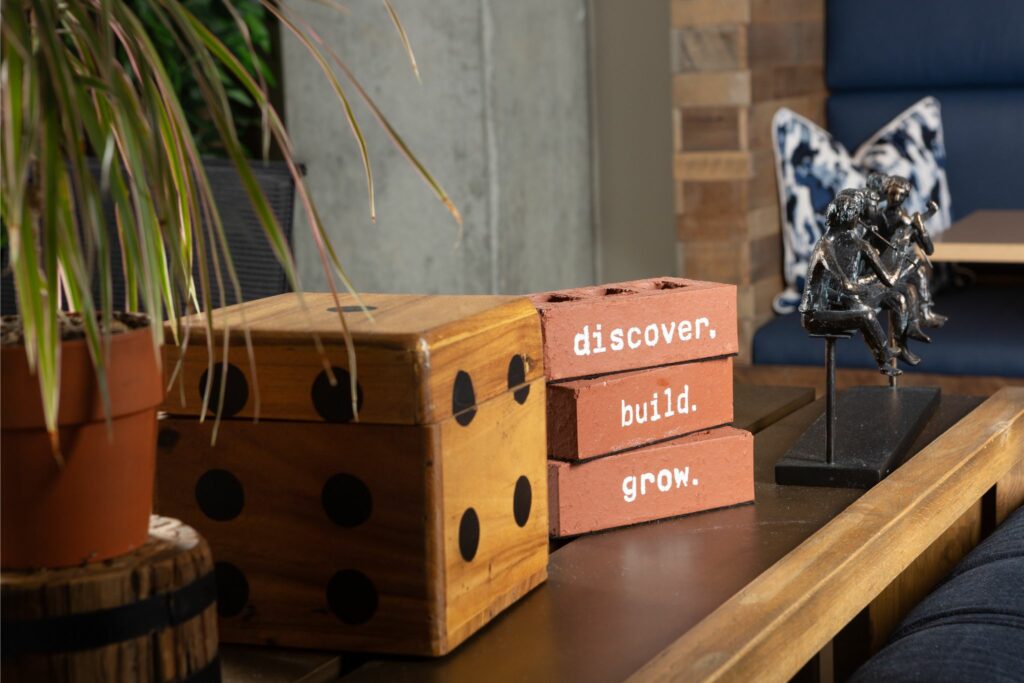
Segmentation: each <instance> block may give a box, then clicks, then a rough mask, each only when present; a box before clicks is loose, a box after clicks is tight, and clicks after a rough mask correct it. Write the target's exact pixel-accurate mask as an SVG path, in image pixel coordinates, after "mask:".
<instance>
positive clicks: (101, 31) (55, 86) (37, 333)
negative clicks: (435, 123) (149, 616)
mask: <svg viewBox="0 0 1024 683" xmlns="http://www.w3.org/2000/svg"><path fill="white" fill-rule="evenodd" d="M224 2H225V5H226V6H227V7H229V8H233V7H234V6H233V5H232V4H231V0H224ZM260 2H261V4H262V5H263V7H265V8H266V10H267V12H268V13H269V14H270V15H272V16H273V17H274V18H275V19H276V20H277V21H279V22H280V24H281V26H283V27H285V28H286V29H287V30H289V31H290V32H292V33H293V34H294V35H295V36H297V37H298V39H299V40H301V41H302V42H303V43H304V45H305V46H306V47H307V48H308V50H309V52H310V54H311V55H312V56H313V58H314V60H315V62H316V64H317V66H318V67H319V68H320V69H321V70H322V71H323V73H324V75H325V77H326V79H327V81H328V83H329V84H330V87H331V88H332V89H333V90H334V92H335V93H336V94H337V96H338V99H339V102H340V103H341V110H342V111H343V112H344V115H345V116H346V118H347V119H348V122H349V123H350V125H351V128H352V131H353V133H354V134H355V136H356V138H357V139H358V140H359V142H360V149H361V151H362V155H363V164H364V167H365V170H366V175H367V181H368V186H369V190H370V197H371V201H370V204H371V215H372V212H373V209H372V205H373V203H372V196H373V183H372V174H371V172H370V164H369V160H368V159H367V158H366V152H365V145H363V144H362V140H363V137H362V132H361V130H360V128H359V125H358V123H357V122H356V120H355V118H354V116H353V114H352V110H351V108H350V107H349V105H348V99H347V91H348V89H349V88H352V89H353V90H354V91H355V92H357V93H358V94H359V95H360V96H361V97H363V98H364V99H366V100H367V103H368V104H369V106H370V109H371V111H372V112H373V113H374V115H375V116H376V117H377V118H378V120H379V121H380V122H381V124H382V125H383V127H384V129H385V130H386V131H387V132H388V134H389V135H390V136H391V137H392V139H393V140H394V141H395V143H396V144H397V145H398V147H399V148H400V149H401V150H402V151H403V152H405V153H406V154H408V156H409V158H410V160H411V161H412V163H413V166H414V167H415V168H416V169H417V171H418V172H420V173H421V174H422V176H423V177H424V179H425V180H426V181H427V182H428V183H429V184H430V186H431V187H432V188H433V189H434V191H435V192H436V193H437V195H438V197H439V198H440V199H441V201H443V202H444V203H445V204H446V205H447V206H449V208H450V209H451V211H452V213H453V215H454V216H455V217H456V220H458V212H457V211H456V210H455V209H454V206H452V204H451V202H450V201H449V200H448V198H447V196H446V195H445V193H444V191H443V190H442V189H441V187H440V186H439V185H438V184H437V182H436V181H435V180H434V179H433V178H431V177H430V175H429V174H428V173H427V172H426V171H425V169H424V168H423V166H422V164H420V163H419V162H418V161H417V160H416V159H415V157H413V156H412V155H411V154H409V152H408V149H407V147H406V146H405V144H404V143H403V142H402V141H401V139H400V138H398V136H397V135H396V134H395V133H394V131H393V130H392V129H391V127H390V126H389V125H388V124H387V122H386V121H385V120H384V119H383V116H382V115H381V114H380V111H379V110H378V109H377V108H376V106H375V105H374V104H373V103H372V102H371V101H370V100H369V97H368V95H367V94H366V91H365V90H364V89H363V88H362V87H361V86H360V85H359V83H358V82H357V81H356V80H355V78H354V77H353V75H352V74H351V72H350V71H349V70H348V69H347V67H346V66H345V64H344V63H343V62H342V61H341V60H340V59H338V57H337V55H336V54H335V53H334V52H333V51H332V50H331V48H330V47H329V46H327V45H325V44H323V42H322V41H320V39H319V38H318V37H317V35H316V33H315V32H314V31H313V30H312V28H311V27H310V26H308V25H307V24H305V23H304V22H303V20H302V19H301V17H299V16H298V15H296V14H295V13H294V12H292V11H291V10H290V9H288V8H287V7H285V6H284V5H283V4H280V3H279V2H277V0H260ZM189 4H190V3H189V2H188V1H187V0H64V1H63V2H60V3H56V2H52V0H10V1H9V2H5V3H4V11H3V13H2V17H0V24H2V41H0V42H2V46H0V57H2V63H0V86H2V94H0V124H2V131H0V135H2V142H0V148H2V152H0V218H2V221H3V229H4V237H5V247H6V248H7V250H8V258H9V261H10V266H9V267H10V269H11V271H12V274H13V280H14V287H15V290H16V294H17V297H16V299H17V305H18V312H19V314H18V316H17V317H16V318H10V319H8V318H6V317H5V320H4V326H3V327H4V329H3V342H4V344H3V348H2V349H0V353H2V357H0V363H2V366H0V367H2V379H0V409H2V414H0V427H2V437H0V438H2V443H0V453H2V456H0V470H2V471H0V486H2V490H0V505H2V510H0V520H2V521H0V524H2V528H0V542H2V547H0V564H2V566H3V567H4V568H34V567H60V566H69V565H74V564H79V563H82V562H88V561H95V560H100V559H103V558H105V557H110V556H113V555H117V554H120V553H124V552H128V551H129V550H131V549H132V548H134V547H136V546H138V545H140V544H141V543H142V542H144V540H145V538H146V535H147V529H148V516H149V512H150V508H151V502H152V484H153V470H154V456H155V444H156V406H157V405H158V404H159V403H160V401H161V400H162V396H163V391H164V379H163V372H164V370H165V368H162V367H161V366H160V347H161V346H162V345H163V343H164V336H165V334H167V335H170V337H171V338H172V339H173V340H175V341H178V342H181V341H184V340H186V339H187V337H188V330H187V329H183V328H181V327H180V326H179V324H178V319H179V316H180V315H181V314H183V313H195V312H197V311H199V312H205V313H206V315H205V316H204V318H205V320H206V324H207V325H209V324H210V322H211V317H210V315H209V312H210V311H211V310H212V309H213V308H215V307H216V306H218V305H220V304H221V302H222V301H223V296H224V294H223V293H224V292H225V291H234V292H235V295H236V296H238V291H239V286H238V281H237V278H236V276H235V272H234V268H233V266H232V260H231V254H230V250H229V248H228V245H227V242H226V240H225V237H224V230H223V222H222V220H221V217H220V214H219V212H218V207H217V205H216V203H215V202H214V201H213V198H212V192H211V191H210V184H209V180H208V178H207V175H206V173H205V171H204V167H203V163H202V159H201V155H200V152H199V149H198V147H197V144H196V139H195V134H194V131H193V130H192V128H191V127H190V124H189V121H188V117H187V116H186V114H185V112H184V111H183V107H182V105H181V102H180V101H179V98H178V96H177V95H176V93H175V89H174V87H173V83H172V82H171V80H170V78H169V76H168V71H167V68H166V65H165V59H166V58H162V57H161V55H160V53H159V51H158V50H157V49H156V47H155V46H154V43H153V41H152V40H151V38H150V37H149V35H148V34H147V31H146V30H145V25H144V24H143V23H142V21H141V20H140V18H139V16H140V14H141V13H142V12H143V11H144V12H145V13H147V16H148V19H149V20H150V21H156V22H158V24H159V25H160V26H162V27H163V28H164V30H165V31H166V34H167V36H170V38H171V40H173V43H174V45H175V46H176V47H177V49H178V53H179V55H180V59H181V60H182V61H183V62H184V63H186V64H188V65H189V68H190V70H191V74H192V76H193V77H194V78H195V82H196V84H197V85H198V88H199V91H200V92H201V94H202V99H203V102H204V104H205V106H206V111H207V115H208V116H209V119H210V121H212V124H213V129H214V130H215V132H216V136H217V139H218V140H219V143H220V145H222V148H223V150H224V152H225V154H226V156H227V158H228V159H229V160H230V161H231V163H232V164H233V165H234V167H235V170H236V171H237V173H238V176H239V179H240V180H241V182H242V185H243V187H244V188H245V190H246V193H247V196H248V199H249V200H250V202H251V203H252V207H253V210H254V212H255V214H256V215H257V217H258V218H259V221H260V225H261V228H262V230H263V232H264V234H265V236H266V238H267V240H268V241H269V243H270V245H271V246H272V248H273V250H274V253H275V255H276V256H277V258H278V260H279V261H280V263H281V265H282V267H283V268H284V270H285V273H286V274H287V277H288V280H289V283H290V285H291V286H292V287H293V288H294V289H296V291H300V292H301V286H300V284H301V283H300V282H299V280H298V277H297V274H296V270H295V265H294V263H293V261H292V257H291V254H290V253H289V250H288V245H287V243H286V241H285V240H284V238H283V233H282V229H281V226H280V224H279V223H278V221H277V219H276V218H275V216H274V213H273V211H271V210H270V208H269V206H268V202H267V200H266V197H265V196H264V194H263V192H262V191H261V190H260V187H259V184H258V183H257V182H256V180H255V177H254V174H253V169H252V164H251V163H250V162H249V161H248V160H247V159H246V154H245V150H244V147H243V145H242V143H241V142H240V140H239V133H238V130H237V128H236V127H235V124H234V121H233V119H232V109H231V105H230V99H229V93H228V91H227V89H226V87H225V79H224V78H223V77H224V75H225V74H226V75H227V76H228V77H229V78H230V79H233V82H234V84H235V85H236V86H237V87H239V88H241V89H242V90H243V91H244V93H245V94H246V96H247V97H249V98H251V101H252V102H253V103H254V104H255V106H256V107H257V108H258V109H259V111H260V114H261V119H262V123H263V125H262V131H263V137H264V140H266V141H267V142H268V143H269V142H272V143H273V144H275V145H276V146H277V148H278V150H279V151H280V154H281V156H282V158H283V160H284V161H285V163H286V164H287V166H288V168H289V170H290V171H291V173H292V176H293V178H294V182H295V187H296V193H297V196H298V198H299V201H300V204H301V205H302V206H303V207H304V209H305V214H306V217H307V219H308V224H309V229H310V230H312V232H313V234H314V236H315V239H316V242H317V244H318V246H319V248H320V251H321V255H322V262H323V265H324V268H325V271H326V272H327V280H328V282H329V285H330V288H331V291H332V292H334V293H335V294H337V286H336V284H335V283H336V282H337V281H338V280H340V281H341V282H343V283H344V285H345V286H346V287H349V285H348V283H347V281H346V280H345V278H344V275H343V273H342V271H341V264H340V261H339V258H338V255H337V253H336V252H335V250H334V249H333V247H332V246H331V244H330V241H329V240H328V239H327V236H326V234H325V232H324V229H323V225H322V224H321V222H320V219H319V216H318V214H317V212H316V208H315V206H314V204H313V202H312V199H311V198H310V196H309V193H308V192H307V190H306V187H305V184H304V182H303V178H302V175H301V174H300V173H299V170H298V165H297V163H296V161H295V159H294V157H293V155H292V151H291V145H290V143H289V140H288V135H287V132H286V130H285V128H284V125H283V123H282V121H281V118H280V116H279V115H278V113H277V111H276V110H275V109H274V107H273V106H272V104H271V102H270V100H269V97H268V96H267V91H266V87H265V83H264V81H263V78H262V77H261V76H260V74H259V73H258V71H257V72H256V73H253V71H251V70H250V69H248V68H246V62H245V61H244V60H243V59H241V58H240V57H239V56H238V55H237V54H236V53H235V52H232V51H231V50H230V49H229V48H227V47H226V46H225V44H224V43H223V42H222V41H221V40H220V39H219V38H218V37H217V36H216V35H215V34H214V33H213V32H211V31H210V30H209V29H208V28H207V27H206V26H204V24H203V23H202V22H201V21H200V20H199V19H197V17H196V16H195V15H194V14H193V13H192V12H191V11H190V9H189V7H188V5H189ZM385 7H386V8H387V10H388V13H389V14H391V16H392V19H393V20H394V21H395V25H396V27H397V28H398V31H399V34H400V36H401V38H402V40H403V42H404V43H405V45H406V47H407V48H408V41H407V39H406V37H405V32H404V30H402V27H401V25H400V24H399V23H398V22H397V18H396V17H395V16H394V13H393V11H392V10H391V7H390V5H388V4H387V2H385ZM232 15H233V16H235V17H236V18H237V20H238V21H239V22H240V24H239V26H240V29H241V30H242V33H243V35H246V36H247V35H248V28H247V27H245V21H244V18H243V17H242V16H241V15H238V14H237V12H233V13H232ZM246 46H247V49H250V50H251V49H252V45H251V41H248V40H247V41H246ZM410 57H411V52H410ZM249 63H251V60H250V62H249ZM268 146H269V144H264V150H266V149H267V148H268ZM97 162H98V169H99V170H98V173H97V172H93V171H92V170H90V168H93V167H94V166H95V165H96V164H97ZM104 202H110V203H112V205H113V207H114V216H115V221H116V236H117V237H116V239H111V237H110V230H109V229H108V228H109V227H110V226H108V225H107V224H106V222H105V220H104V211H103V205H104ZM115 262H116V263H119V264H120V265H121V266H123V270H124V278H125V285H126V287H125V297H124V300H123V301H114V300H113V295H112V287H111V268H112V264H113V263H115ZM194 270H195V272H196V273H197V275H194V274H193V273H194ZM94 279H98V283H99V286H98V295H97V296H95V297H94V294H93V292H92V286H91V285H92V282H93V281H94ZM349 288H350V287H349ZM350 289H351V288H350ZM214 291H215V292H218V293H219V297H218V299H219V300H218V299H214V298H213V297H212V296H211V292H214ZM118 310H120V311H121V312H120V313H119V312H117V311H118ZM338 310H339V324H340V325H342V326H344V318H343V317H342V315H341V313H340V311H341V307H340V306H338ZM147 314H148V315H147ZM164 319H167V320H168V324H167V325H166V327H165V325H164V324H161V322H162V320H164ZM240 333H241V334H247V332H246V331H245V329H244V326H243V329H242V330H241V332H240ZM214 360H215V359H213V358H211V359H210V364H211V368H212V366H213V363H214ZM225 367H226V366H225ZM168 374H169V373H168ZM353 382H354V379H353ZM213 384H214V383H213V382H211V383H210V385H211V386H212V385H213ZM225 384H226V383H224V382H222V383H221V386H224V385H225ZM205 400H206V401H207V402H209V405H212V406H216V405H219V403H220V402H221V401H222V400H223V396H214V397H210V396H207V397H206V398H205Z"/></svg>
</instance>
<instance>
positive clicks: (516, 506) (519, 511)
mask: <svg viewBox="0 0 1024 683" xmlns="http://www.w3.org/2000/svg"><path fill="white" fill-rule="evenodd" d="M531 505H533V489H532V488H531V487H530V480H529V479H527V478H526V477H519V479H518V480H516V492H515V493H514V494H513V496H512V516H513V517H515V518H516V524H518V525H519V526H526V522H527V521H529V519H530V506H531Z"/></svg>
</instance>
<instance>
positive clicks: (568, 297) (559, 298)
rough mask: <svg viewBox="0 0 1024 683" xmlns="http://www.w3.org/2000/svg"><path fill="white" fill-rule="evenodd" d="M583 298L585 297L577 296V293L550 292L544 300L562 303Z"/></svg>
mask: <svg viewBox="0 0 1024 683" xmlns="http://www.w3.org/2000/svg"><path fill="white" fill-rule="evenodd" d="M582 298H583V297H580V296H576V295H575V294H561V293H559V294H549V295H548V296H546V297H544V299H543V300H544V301H545V302H547V303H552V304H559V303H562V302H563V301H579V300H580V299H582Z"/></svg>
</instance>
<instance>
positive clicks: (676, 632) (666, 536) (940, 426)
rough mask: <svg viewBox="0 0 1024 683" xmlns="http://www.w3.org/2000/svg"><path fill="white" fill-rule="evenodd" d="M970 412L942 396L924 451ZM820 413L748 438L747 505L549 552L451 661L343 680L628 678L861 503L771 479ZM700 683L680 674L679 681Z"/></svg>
mask: <svg viewBox="0 0 1024 683" xmlns="http://www.w3.org/2000/svg"><path fill="white" fill-rule="evenodd" d="M977 403H978V401H977V400H975V399H960V398H956V397H946V399H945V400H944V401H943V403H942V404H941V405H940V407H939V410H938V411H937V413H936V415H935V416H934V417H933V419H932V422H931V423H930V424H929V427H928V428H927V429H926V433H924V434H922V437H921V443H927V441H926V439H934V438H935V437H936V436H937V435H938V434H941V433H942V432H943V431H945V430H946V429H948V428H949V427H950V426H951V425H952V424H953V423H955V422H956V421H958V420H959V419H960V418H962V417H963V416H964V415H965V414H966V413H967V412H969V411H970V410H971V409H972V408H973V407H974V406H976V405H977ZM822 409H823V405H822V402H820V401H819V402H816V403H813V404H810V405H807V406H804V407H803V408H802V409H800V410H798V411H797V412H795V413H792V414H791V415H789V416H788V417H786V418H785V419H783V420H780V421H779V422H777V423H775V424H774V425H772V426H771V427H768V428H767V429H765V430H763V431H761V432H759V433H758V434H757V435H755V495H756V502H755V505H753V506H749V505H748V506H739V507H735V508H729V509H725V510H716V511H711V512H706V513H701V514H697V515H691V516H688V517H682V518H678V519H673V520H666V521H663V522H658V523H653V524H645V525H641V526H637V527H632V528H629V529H622V530H614V531H609V532H605V533H599V534H593V535H589V536H584V537H582V538H579V539H577V540H576V541H574V542H572V543H570V544H568V545H566V546H565V547H563V548H561V549H559V550H558V551H556V552H555V553H554V554H553V555H552V557H551V563H550V567H549V570H550V576H549V581H548V584H547V585H546V586H544V587H542V588H541V589H539V590H537V591H535V592H534V593H533V594H531V595H530V596H528V597H527V598H526V599H525V600H524V601H523V602H522V603H520V604H519V605H517V606H516V608H515V609H514V610H511V611H510V612H509V613H508V614H506V615H505V616H504V617H503V618H502V619H500V620H497V621H496V622H494V623H493V624H491V625H490V627H489V628H488V629H487V630H486V631H484V632H482V633H481V634H479V636H478V637H476V638H473V639H471V640H470V641H468V642H467V643H464V644H463V646H462V647H461V648H460V649H459V650H457V651H456V652H455V653H453V654H452V655H451V656H449V657H447V658H445V659H444V660H440V661H436V662H425V661H397V660H383V661H382V660H374V661H370V662H368V663H367V664H365V665H363V666H362V667H360V668H359V669H357V670H356V671H354V672H353V673H352V674H350V677H348V678H346V679H345V680H349V679H351V680H354V681H378V680H379V681H447V680H452V681H457V680H473V679H481V680H482V679H486V680H489V681H522V680H573V681H620V680H623V679H625V678H627V677H628V676H630V675H631V674H633V673H634V672H636V671H638V670H640V669H641V668H642V667H644V665H645V664H647V663H648V662H650V661H652V660H657V658H658V656H659V653H661V652H662V651H664V650H666V649H667V648H670V647H671V646H672V645H673V643H674V642H675V641H676V640H677V639H678V638H679V637H680V636H681V635H683V634H688V633H692V632H695V630H696V629H697V628H701V622H702V620H704V619H705V618H707V617H708V616H709V615H711V614H712V613H714V612H715V611H716V610H717V609H718V608H719V607H720V606H721V605H723V604H724V603H727V602H728V601H729V600H730V599H731V598H733V596H735V595H737V594H738V593H739V592H740V591H741V590H742V589H743V587H744V586H746V585H747V584H749V583H751V582H753V581H754V580H755V579H756V578H757V577H758V576H759V575H761V574H762V573H763V572H765V571H766V570H769V569H770V568H771V567H772V565H774V564H775V563H776V562H778V561H779V560H781V559H782V558H784V557H786V556H787V554H788V553H790V552H791V551H793V550H794V549H795V548H797V547H798V546H800V544H801V543H803V542H804V541H806V540H807V539H808V538H809V537H811V536H812V535H813V534H814V533H815V532H816V531H817V530H819V529H820V528H822V527H823V526H825V525H826V524H827V523H828V522H829V521H831V520H832V519H833V518H835V517H836V516H837V515H839V514H840V513H841V512H842V511H843V510H844V509H845V508H846V507H847V506H848V505H850V503H852V502H853V501H855V500H856V499H857V498H858V497H859V496H860V495H861V493H862V492H860V491H854V490H847V489H827V488H804V487H780V486H776V485H775V484H774V482H773V474H772V469H773V466H774V463H775V461H776V460H778V458H780V457H781V456H782V455H783V453H784V452H785V451H786V449H788V447H789V445H790V444H792V443H793V441H794V440H795V438H796V437H797V436H798V435H799V434H800V433H801V432H802V431H803V430H804V429H805V428H806V427H807V426H808V425H809V424H810V423H811V422H812V421H813V420H814V419H815V418H816V417H817V415H819V414H820V412H821V411H822ZM884 555H885V554H884V553H882V554H879V555H877V556H878V557H883V558H884ZM883 561H884V559H883ZM753 621H754V614H753V612H748V610H747V609H746V608H744V609H743V610H742V611H740V612H734V613H733V614H732V616H731V617H730V618H729V619H727V623H726V624H722V623H719V624H718V625H717V627H716V628H714V629H706V630H703V631H701V633H702V636H701V639H700V640H701V643H700V645H698V646H697V647H696V650H698V651H699V654H697V655H695V656H694V658H693V660H692V661H695V662H699V661H715V660H714V659H711V658H707V659H704V655H705V654H707V652H708V649H709V648H711V647H713V646H714V644H715V643H716V642H717V641H719V640H720V639H730V638H732V637H733V635H732V634H733V633H734V632H738V631H742V632H743V634H744V638H749V637H750V633H751V631H753V632H754V633H756V632H759V631H760V630H761V627H763V626H764V624H763V623H762V624H758V625H756V626H755V625H754V624H753ZM730 642H731V641H730ZM792 645H793V643H791V642H787V643H785V644H784V645H779V646H778V648H777V649H776V650H775V651H773V652H772V653H771V654H770V655H766V658H767V659H771V658H773V657H779V656H781V657H782V658H784V659H789V655H788V654H787V653H786V650H788V649H789V648H791V647H792ZM815 652H816V650H815ZM692 654H693V652H691V655H692ZM808 657H809V655H808ZM805 660H806V658H805ZM688 661H689V660H688ZM800 664H801V665H802V664H803V662H801V663H800ZM797 668H799V666H798V667H797ZM669 673H670V674H671V673H676V670H674V669H671V670H669ZM761 673H762V672H760V671H758V672H757V673H756V674H751V675H747V676H742V675H740V676H737V677H738V678H740V679H744V678H745V679H750V680H762V679H765V680H771V679H773V678H777V676H773V675H771V672H770V671H766V672H765V676H764V677H762V676H761ZM667 677H669V676H666V678H667ZM700 678H701V676H699V675H694V676H691V677H688V676H687V675H685V672H681V673H680V675H678V676H677V677H676V680H700Z"/></svg>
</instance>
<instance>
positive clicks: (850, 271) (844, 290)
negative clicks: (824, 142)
mask: <svg viewBox="0 0 1024 683" xmlns="http://www.w3.org/2000/svg"><path fill="white" fill-rule="evenodd" d="M909 190H910V184H909V182H908V181H907V180H906V179H905V178H901V177H899V176H883V175H879V174H872V176H871V177H870V178H869V179H868V186H867V187H866V188H864V189H848V190H843V191H842V192H840V193H839V194H838V195H836V197H835V199H833V200H832V202H831V203H830V204H829V206H828V209H827V212H826V215H825V222H826V225H827V228H828V229H827V231H826V232H825V234H824V235H822V237H821V239H820V240H819V241H818V243H817V244H816V245H815V247H814V252H813V253H812V255H811V260H810V263H809V264H808V274H807V283H806V285H805V287H804V293H803V299H802V300H801V303H800V313H801V320H802V323H803V326H804V329H806V330H807V331H808V332H810V333H812V334H816V335H821V336H844V335H849V334H851V333H853V332H855V331H860V332H862V333H863V334H864V340H865V342H866V343H867V345H868V348H869V349H870V350H871V353H872V355H873V356H874V358H875V362H876V363H877V364H878V367H879V370H880V371H881V372H883V373H885V374H887V375H890V376H896V375H899V374H900V373H901V371H900V370H899V369H898V368H897V367H896V363H895V361H894V359H896V358H898V359H900V360H902V361H904V362H906V363H908V364H910V365H917V364H918V363H919V362H920V360H921V359H920V358H919V357H918V356H917V355H915V354H914V353H913V352H911V351H910V349H909V348H908V342H909V340H911V339H916V340H918V341H923V342H928V341H931V340H930V339H929V338H928V336H927V335H926V334H924V332H923V331H922V330H921V326H922V325H925V326H929V327H938V326H941V325H942V324H943V323H944V322H945V318H944V317H943V316H940V315H938V314H936V313H935V312H934V311H933V310H932V298H931V292H930V290H929V286H928V280H929V275H930V272H931V268H930V264H929V263H928V260H927V255H928V254H930V253H932V251H933V250H934V245H933V244H932V241H931V238H930V237H929V236H928V232H927V230H926V229H925V227H924V223H925V221H926V220H927V219H928V218H929V217H930V216H931V215H932V214H934V213H935V211H936V210H937V208H938V207H937V205H935V204H934V202H932V203H930V205H929V211H928V213H926V214H924V215H922V214H920V213H915V214H913V216H911V215H910V214H908V213H907V211H906V209H904V208H903V202H904V201H905V200H906V198H907V196H908V194H909ZM882 201H884V202H885V208H884V209H882V208H881V202H882ZM882 309H885V310H887V311H889V313H890V316H889V320H890V330H889V333H888V334H887V333H886V331H885V329H884V328H883V326H882V324H881V322H880V321H879V319H878V315H879V313H880V311H881V310H882Z"/></svg>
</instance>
